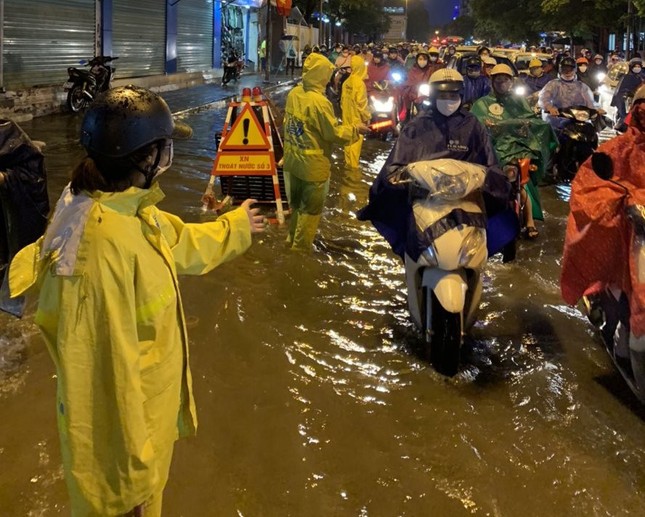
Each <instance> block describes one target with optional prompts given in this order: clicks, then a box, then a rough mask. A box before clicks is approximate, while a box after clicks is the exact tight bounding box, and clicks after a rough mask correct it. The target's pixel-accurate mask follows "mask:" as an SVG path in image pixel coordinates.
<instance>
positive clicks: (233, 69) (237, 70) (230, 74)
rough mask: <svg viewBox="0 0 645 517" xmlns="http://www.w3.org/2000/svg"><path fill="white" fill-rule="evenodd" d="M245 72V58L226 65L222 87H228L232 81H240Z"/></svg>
mask: <svg viewBox="0 0 645 517" xmlns="http://www.w3.org/2000/svg"><path fill="white" fill-rule="evenodd" d="M243 70H244V56H241V57H238V58H237V60H236V61H234V62H231V63H228V62H227V63H225V64H224V73H223V74H222V86H226V85H227V84H228V83H230V82H231V81H235V82H237V81H239V79H240V77H241V76H242V71H243Z"/></svg>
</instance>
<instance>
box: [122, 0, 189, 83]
mask: <svg viewBox="0 0 645 517" xmlns="http://www.w3.org/2000/svg"><path fill="white" fill-rule="evenodd" d="M184 1H185V0H182V1H181V2H180V4H181V3H183V2H184ZM112 8H113V17H112V55H113V56H117V57H118V58H119V60H118V61H117V62H116V63H115V66H116V69H117V72H116V77H117V78H119V79H120V78H125V77H140V76H144V75H157V74H163V73H164V68H165V59H166V2H165V1H164V0H135V1H133V0H113V4H112Z"/></svg>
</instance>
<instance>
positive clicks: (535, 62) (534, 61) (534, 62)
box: [529, 57, 542, 68]
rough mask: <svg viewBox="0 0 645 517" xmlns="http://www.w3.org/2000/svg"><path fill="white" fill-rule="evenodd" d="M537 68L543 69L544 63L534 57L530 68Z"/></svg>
mask: <svg viewBox="0 0 645 517" xmlns="http://www.w3.org/2000/svg"><path fill="white" fill-rule="evenodd" d="M536 66H539V67H541V66H542V61H540V60H539V59H538V58H537V57H534V58H533V59H531V61H530V62H529V68H533V67H536Z"/></svg>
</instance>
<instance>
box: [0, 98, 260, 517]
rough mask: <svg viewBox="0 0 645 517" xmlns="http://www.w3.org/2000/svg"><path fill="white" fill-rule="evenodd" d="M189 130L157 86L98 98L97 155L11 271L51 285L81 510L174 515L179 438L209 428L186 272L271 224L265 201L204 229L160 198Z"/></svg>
mask: <svg viewBox="0 0 645 517" xmlns="http://www.w3.org/2000/svg"><path fill="white" fill-rule="evenodd" d="M176 133H177V126H175V125H174V123H173V119H172V115H171V113H170V110H169V109H168V106H167V105H166V103H165V102H164V101H163V99H161V97H159V96H157V95H156V94H154V93H152V92H150V91H149V90H146V89H144V88H139V87H135V86H126V87H122V88H115V89H112V90H109V91H108V92H106V93H105V94H103V95H102V96H101V97H99V98H97V99H96V100H95V102H94V103H93V104H92V106H91V107H90V109H89V110H88V112H87V114H86V115H85V118H84V120H83V123H82V127H81V143H82V144H83V146H84V147H85V149H86V150H87V153H88V156H87V157H86V158H85V159H84V160H83V161H82V162H81V163H80V164H79V165H78V166H77V168H76V169H75V171H74V172H73V174H72V181H71V183H70V184H69V185H68V186H67V187H66V188H65V190H64V191H63V193H62V195H61V197H60V199H59V201H58V203H57V205H56V210H55V212H54V215H53V217H52V219H51V222H50V224H49V227H48V229H47V231H46V233H45V235H44V237H42V238H41V239H40V240H38V241H37V242H36V243H34V244H32V245H30V246H28V247H26V248H24V249H23V250H21V251H20V252H19V253H18V254H17V255H16V257H15V258H14V260H13V261H12V263H11V266H10V273H9V284H10V289H11V294H12V296H16V295H20V294H22V293H24V292H26V291H27V290H30V289H31V290H37V291H39V292H40V296H39V299H38V309H37V312H36V317H35V321H36V324H37V325H38V326H39V327H40V329H41V331H42V334H43V336H44V339H45V342H46V344H47V347H48V349H49V352H50V354H51V356H52V358H53V360H54V363H55V366H56V373H57V379H58V380H57V382H58V386H57V397H56V398H57V400H56V414H57V420H58V429H59V434H60V442H61V452H62V458H63V467H64V472H65V480H66V482H67V486H68V490H69V493H70V497H71V508H72V515H73V516H74V517H79V516H83V517H85V516H107V515H126V514H127V515H145V516H146V517H149V516H159V515H160V514H161V497H162V491H163V488H164V486H165V484H166V480H167V479H168V471H169V468H170V462H171V458H172V451H173V444H174V442H175V440H176V439H177V438H178V437H179V436H187V435H192V434H194V432H195V430H196V426H197V420H196V416H195V403H194V400H193V395H192V388H191V383H192V381H191V374H190V369H189V365H188V340H187V336H186V323H185V318H184V313H183V309H182V302H181V297H180V293H179V286H178V281H177V275H178V274H190V275H200V274H204V273H206V272H208V271H210V270H212V269H213V268H214V267H216V266H217V265H219V264H221V263H222V262H224V261H226V260H229V259H231V258H233V257H235V256H237V255H240V254H241V253H243V252H244V251H245V250H246V249H247V248H248V247H249V246H250V244H251V234H252V233H254V232H258V231H262V230H263V229H264V218H263V217H262V216H260V215H258V214H257V209H251V208H250V205H251V203H252V202H253V200H247V201H245V202H244V203H243V205H242V207H241V208H239V209H237V210H234V211H232V212H230V213H229V214H227V215H225V216H223V217H220V218H219V219H218V220H216V221H214V222H207V223H202V224H186V223H184V222H183V221H182V220H181V219H179V217H177V216H175V215H172V214H169V213H166V212H163V211H161V210H159V209H158V208H157V207H156V206H155V205H156V203H157V202H159V201H160V200H161V199H162V198H163V193H162V192H161V189H160V188H159V186H158V184H157V183H156V181H155V182H154V183H153V179H154V178H155V177H156V176H157V175H158V174H160V173H161V172H163V171H164V170H165V169H167V168H168V167H169V166H170V163H171V161H172V137H173V136H176Z"/></svg>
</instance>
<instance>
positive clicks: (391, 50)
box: [387, 47, 399, 54]
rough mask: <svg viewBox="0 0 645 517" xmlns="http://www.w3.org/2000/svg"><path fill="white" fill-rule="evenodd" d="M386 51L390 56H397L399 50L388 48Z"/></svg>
mask: <svg viewBox="0 0 645 517" xmlns="http://www.w3.org/2000/svg"><path fill="white" fill-rule="evenodd" d="M387 51H388V53H390V54H398V53H399V49H398V48H396V47H390V48H389V49H388V50H387Z"/></svg>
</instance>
